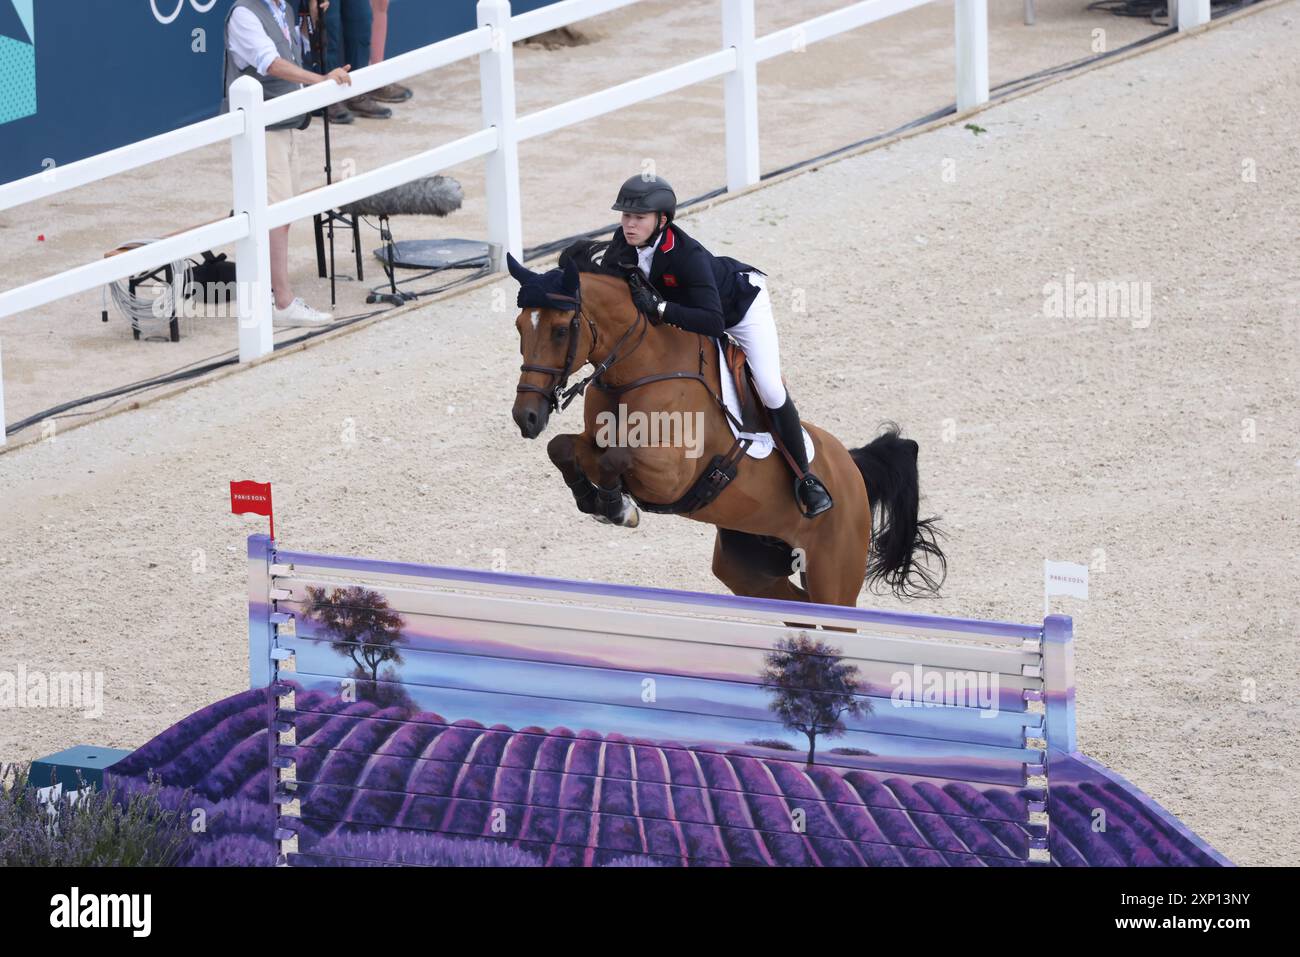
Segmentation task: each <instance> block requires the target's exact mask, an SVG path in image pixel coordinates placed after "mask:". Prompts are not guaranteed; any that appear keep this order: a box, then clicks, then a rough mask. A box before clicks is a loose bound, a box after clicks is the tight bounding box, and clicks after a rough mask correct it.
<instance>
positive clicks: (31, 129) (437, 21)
mask: <svg viewBox="0 0 1300 957" xmlns="http://www.w3.org/2000/svg"><path fill="white" fill-rule="evenodd" d="M232 2H233V0H39V2H37V0H0V182H9V181H10V180H14V179H19V178H21V177H23V176H30V175H32V174H33V173H40V172H42V171H43V170H45V169H47V168H50V167H51V166H55V165H59V166H61V165H64V164H67V163H71V162H73V161H75V160H79V159H84V158H85V157H87V156H93V155H95V154H96V153H102V152H104V151H106V150H110V149H114V148H116V147H118V146H123V145H125V144H127V143H133V142H135V141H137V140H142V139H145V138H147V137H150V136H156V135H157V134H159V133H165V132H167V131H168V130H173V129H176V128H177V127H179V126H184V125H186V124H188V123H195V122H197V121H199V120H203V119H207V118H208V117H210V116H215V115H216V113H217V110H218V109H220V106H221V97H222V92H223V91H222V89H221V72H222V62H223V56H224V53H223V50H224V43H225V39H224V25H225V18H226V13H227V12H228V11H229V9H230V6H231V3H232ZM552 2H554V0H515V2H514V3H513V4H512V9H513V11H514V12H515V13H524V12H527V11H529V10H535V9H537V8H538V7H542V6H546V5H547V4H548V3H552ZM474 8H475V3H474V0H390V5H389V13H388V48H387V50H386V55H387V56H396V55H397V54H399V53H406V52H407V51H409V50H414V49H416V48H417V47H421V46H425V45H427V44H429V43H433V42H435V41H437V40H443V39H446V38H447V37H450V36H455V35H456V34H458V33H464V32H465V31H466V30H472V29H473V28H474V24H475V22H476V18H475V13H474Z"/></svg>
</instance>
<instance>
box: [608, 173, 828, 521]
mask: <svg viewBox="0 0 1300 957" xmlns="http://www.w3.org/2000/svg"><path fill="white" fill-rule="evenodd" d="M612 208H613V209H615V210H618V211H619V212H621V213H622V214H623V219H622V223H621V225H620V228H619V229H618V230H616V231H615V233H614V237H613V241H612V242H611V244H610V250H609V252H610V253H611V254H612V255H613V256H614V257H615V258H614V259H613V260H612V261H615V262H617V261H619V259H618V251H619V249H620V248H621V247H625V246H626V247H631V248H632V249H634V250H635V252H636V258H637V264H638V265H639V266H640V268H641V272H642V274H644V276H645V277H646V279H647V280H648V286H647V285H644V284H638V285H637V286H635V287H634V288H633V293H632V298H633V301H634V302H635V303H636V306H637V308H638V309H640V310H641V311H642V312H643V313H645V314H646V315H647V316H649V317H652V318H654V317H658V319H657V321H659V322H667V323H669V324H671V325H674V326H677V327H678V328H681V329H685V330H687V331H688V332H698V333H703V334H704V335H707V336H712V337H714V338H717V339H721V338H722V337H723V336H724V335H730V336H731V338H733V339H735V340H736V341H737V342H738V343H739V344H740V347H741V348H742V349H744V350H745V355H746V356H747V357H748V360H749V368H750V370H751V371H752V372H753V375H754V385H755V386H756V388H757V390H758V395H759V398H760V399H762V401H763V405H764V406H766V407H767V411H768V415H769V417H770V418H771V420H772V426H773V428H774V429H775V430H776V432H777V433H778V434H779V436H780V438H781V441H782V443H783V444H784V445H785V447H786V450H787V451H788V452H789V453H790V457H791V458H793V459H794V461H795V464H796V465H797V466H798V470H799V472H798V475H797V476H796V478H795V483H794V494H795V499H796V501H797V502H798V503H799V506H800V508H801V510H802V511H803V514H804V516H805V517H806V518H812V517H813V516H814V515H820V514H821V513H822V512H824V511H826V510H827V509H829V508H830V507H831V506H832V505H833V504H834V503H833V502H832V501H831V496H830V493H829V492H828V491H826V486H825V485H823V484H822V482H821V480H820V479H819V478H817V476H815V475H813V474H812V473H811V472H809V471H808V454H807V451H806V450H805V449H804V443H803V430H802V427H801V426H800V423H799V413H798V412H797V411H796V410H795V407H794V400H793V399H791V398H790V395H789V393H788V392H786V388H785V384H784V383H783V382H782V381H781V357H780V349H779V346H778V343H777V335H776V322H775V320H774V319H773V317H772V300H771V298H770V297H769V296H768V293H767V282H766V277H765V274H764V273H763V272H761V271H760V270H758V269H755V268H754V267H753V266H748V265H746V264H745V263H742V262H737V261H736V260H735V259H732V258H730V257H729V256H714V255H712V254H711V253H710V252H709V251H708V250H707V249H705V248H704V247H703V246H701V245H700V244H699V243H698V242H697V241H696V240H694V239H692V238H691V237H689V236H687V235H686V233H685V232H683V231H682V228H681V227H680V226H677V225H674V224H673V216H674V215H675V214H676V212H677V194H676V193H674V192H673V188H672V187H671V186H669V185H668V181H667V180H665V179H663V178H661V177H659V176H647V175H637V176H633V177H632V178H631V179H629V180H628V181H627V182H625V183H624V184H623V186H622V188H621V189H619V191H618V198H617V199H616V200H615V201H614V205H613V207H612ZM606 258H607V260H608V259H609V256H608V255H607V257H606Z"/></svg>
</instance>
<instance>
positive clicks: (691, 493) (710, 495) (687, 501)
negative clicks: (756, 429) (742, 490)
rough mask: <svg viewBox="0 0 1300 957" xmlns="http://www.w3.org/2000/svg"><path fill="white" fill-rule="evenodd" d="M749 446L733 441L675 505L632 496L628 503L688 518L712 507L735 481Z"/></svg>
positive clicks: (646, 509)
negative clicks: (646, 500)
mask: <svg viewBox="0 0 1300 957" xmlns="http://www.w3.org/2000/svg"><path fill="white" fill-rule="evenodd" d="M751 443H752V440H751V439H736V441H735V442H734V443H732V446H731V449H730V450H729V451H728V452H727V454H726V455H715V456H714V457H713V458H712V459H711V460H710V461H709V464H708V465H707V466H706V467H705V469H704V471H703V472H701V473H700V477H699V478H697V479H696V480H695V483H694V484H693V485H691V487H690V488H689V489H687V490H686V494H685V495H683V496H682V497H681V498H679V499H678V500H677V501H675V502H670V503H668V504H667V505H664V504H660V503H658V502H645V501H642V500H641V499H639V498H637V497H636V496H635V495H633V496H632V501H634V502H636V504H637V505H638V506H639V507H640V508H642V509H643V510H644V511H647V512H655V513H657V514H660V515H690V514H692V513H693V512H698V511H699V510H700V509H702V508H704V506H706V505H709V504H712V502H713V501H714V499H716V498H717V497H718V496H719V495H721V494H722V491H723V489H725V488H726V487H727V486H728V485H730V484H731V482H732V480H733V479H735V477H736V472H737V470H738V469H739V467H740V460H741V459H742V458H744V457H745V453H746V452H748V451H749V446H750V445H751ZM628 494H631V493H630V492H629V493H628Z"/></svg>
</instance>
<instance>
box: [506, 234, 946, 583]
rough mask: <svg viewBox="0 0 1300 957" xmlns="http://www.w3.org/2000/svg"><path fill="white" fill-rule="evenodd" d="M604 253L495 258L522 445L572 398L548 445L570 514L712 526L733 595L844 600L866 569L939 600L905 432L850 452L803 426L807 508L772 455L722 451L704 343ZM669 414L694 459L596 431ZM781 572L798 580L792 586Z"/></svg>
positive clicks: (713, 365) (714, 373) (715, 364)
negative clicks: (817, 498) (513, 299)
mask: <svg viewBox="0 0 1300 957" xmlns="http://www.w3.org/2000/svg"><path fill="white" fill-rule="evenodd" d="M606 247H607V243H602V242H589V241H583V242H578V243H574V244H573V245H572V246H570V247H569V248H568V249H566V250H565V251H564V253H563V255H562V256H561V258H560V267H559V268H556V269H552V270H550V271H549V272H546V273H537V272H533V271H532V270H529V269H527V268H526V267H524V266H522V265H520V264H519V263H518V262H516V261H515V260H514V258H513V257H509V267H510V273H511V275H512V276H513V277H514V278H515V279H516V280H517V281H518V282H519V283H520V287H521V288H520V297H519V302H520V305H521V311H520V313H519V315H518V317H517V318H516V319H515V327H516V329H517V330H518V332H519V343H520V354H521V355H522V356H523V359H524V362H523V365H522V366H521V367H520V378H519V384H518V386H517V389H516V397H515V403H514V408H513V416H514V421H515V424H516V425H517V426H518V427H519V431H520V434H521V435H522V436H523V437H524V438H527V439H535V438H537V437H538V436H539V435H541V434H542V432H543V430H545V428H546V426H547V423H548V422H549V420H550V416H551V414H552V412H556V411H558V410H561V409H563V408H564V407H566V406H567V405H568V404H569V402H571V401H572V400H573V399H575V398H576V397H577V396H578V395H582V396H583V420H584V427H583V429H582V431H580V432H571V433H564V434H561V435H557V436H555V437H554V438H552V439H551V440H550V442H549V443H548V445H547V447H546V449H547V453H548V455H549V456H550V459H551V462H552V463H553V464H554V465H555V467H556V468H557V469H559V471H560V474H561V475H562V476H563V477H564V481H565V483H566V484H567V485H568V486H569V488H570V489H571V490H572V492H573V495H574V499H575V502H576V503H577V505H578V508H579V509H580V510H581V511H582V512H585V513H587V514H590V515H593V516H594V517H596V518H598V519H600V520H602V521H606V522H609V523H611V524H615V525H623V526H628V527H632V526H635V525H636V524H637V523H638V522H639V520H640V513H639V510H638V505H639V506H640V507H642V508H645V509H648V510H651V511H666V510H672V511H674V512H676V513H677V514H686V515H687V517H689V518H692V519H694V520H695V521H699V522H705V523H707V524H710V525H714V526H716V527H717V529H718V532H717V537H716V540H715V542H714V549H713V574H714V575H715V576H716V577H717V578H718V579H719V580H720V581H721V582H722V583H723V584H724V585H725V586H726V587H727V588H729V589H730V590H731V591H732V592H734V593H735V594H737V595H748V596H753V597H759V598H773V599H782V600H787V601H804V602H808V601H811V602H816V603H819V604H831V605H847V606H850V607H853V606H855V605H856V604H857V596H858V593H859V591H861V589H862V586H863V583H864V579H865V582H866V584H867V585H868V586H869V587H874V586H876V585H879V584H884V585H887V586H888V587H889V588H890V589H891V590H892V591H893V592H894V593H895V594H896V595H897V596H899V597H900V598H911V597H916V596H918V595H921V594H926V593H928V594H933V595H937V594H938V590H939V587H940V585H941V584H942V582H943V578H944V577H945V575H946V569H947V560H946V557H945V555H944V553H943V551H942V549H941V548H940V547H939V545H938V543H937V541H936V537H935V536H936V533H939V529H938V528H937V527H936V522H937V519H936V518H926V519H920V518H918V505H919V500H920V493H919V487H918V477H917V467H916V457H917V449H918V447H917V444H916V442H914V441H912V440H911V439H905V438H902V437H901V436H900V434H899V430H898V427H897V426H893V425H890V426H889V427H888V428H887V429H886V431H884V432H883V433H882V434H881V435H879V436H878V437H876V438H875V439H873V440H872V441H871V442H870V443H868V444H867V445H865V446H864V447H862V448H858V449H852V450H850V449H846V448H845V447H844V445H843V444H842V443H841V442H840V441H839V440H838V439H836V438H835V437H834V436H833V435H831V434H830V433H829V432H826V431H825V430H824V429H820V428H818V427H817V426H815V425H812V424H810V423H808V422H807V421H805V422H804V428H805V429H806V430H807V432H808V434H809V436H810V437H811V439H812V443H813V447H814V449H815V453H814V463H813V466H814V468H815V470H816V472H817V474H818V475H819V476H820V477H821V479H822V481H823V482H825V483H826V487H827V488H828V489H829V491H830V493H831V496H832V497H833V498H834V500H835V507H834V508H832V509H830V510H829V511H827V512H823V513H822V514H820V515H818V516H816V517H815V518H812V519H808V518H805V517H804V516H803V514H802V513H801V512H800V510H799V508H798V505H797V503H796V502H795V498H794V495H793V493H792V484H793V473H792V472H791V471H790V469H789V467H788V466H787V465H786V462H785V461H784V459H783V458H782V456H781V455H778V454H775V453H773V454H769V455H768V456H767V457H765V458H762V459H754V458H749V457H747V456H746V455H745V454H744V449H743V448H742V449H741V451H740V454H739V456H738V457H737V456H736V449H737V446H738V443H737V440H736V439H735V437H734V435H733V433H732V431H731V427H730V425H729V423H728V413H727V412H726V411H725V409H724V407H723V405H722V403H721V400H720V399H719V396H720V395H721V394H722V393H721V391H720V390H721V375H722V363H721V361H720V360H719V355H718V347H717V343H716V342H714V340H712V339H710V338H708V337H706V336H701V335H698V334H697V333H693V332H686V331H684V330H682V329H678V328H677V327H675V326H671V325H663V324H655V323H652V322H651V321H650V318H649V317H647V316H645V315H643V314H642V313H641V312H640V311H639V310H638V309H637V308H636V306H635V305H634V304H633V301H632V297H631V290H630V287H629V283H631V282H636V281H640V278H641V277H640V274H639V273H636V274H635V275H634V274H633V271H634V270H635V265H634V264H627V263H624V264H616V263H608V264H607V263H605V262H604V258H603V257H604V253H605V251H606ZM587 365H591V366H592V367H593V369H594V371H593V372H592V373H591V374H589V375H588V376H586V377H585V378H584V379H582V380H581V381H580V382H578V383H576V384H575V385H572V386H570V385H569V383H568V380H569V378H570V376H573V375H576V374H577V372H578V371H579V370H581V369H583V368H584V367H586V366H587ZM588 386H591V388H587V387H588ZM673 412H677V413H681V418H680V421H683V422H684V421H685V418H684V417H685V416H686V415H693V416H695V419H694V421H695V422H698V423H701V424H702V429H701V430H700V431H701V434H700V435H699V436H698V439H697V442H698V445H699V446H700V448H699V449H697V450H696V451H697V455H696V457H690V456H689V455H688V454H686V450H684V449H683V448H682V447H680V446H681V445H682V443H681V442H678V443H676V445H674V444H663V443H660V444H657V445H652V444H648V443H645V442H635V443H634V442H630V441H629V442H626V443H624V444H617V443H611V442H609V441H608V437H609V434H610V430H609V429H608V427H607V426H608V424H609V423H610V421H611V417H612V416H620V417H624V416H625V417H626V418H627V419H629V420H631V419H633V418H634V416H635V415H637V414H640V416H641V417H642V418H641V421H643V422H644V421H646V420H647V418H648V417H649V416H652V415H655V414H660V416H661V421H662V420H663V419H662V413H670V414H671V413H673ZM668 421H672V420H671V418H670V419H669V420H668ZM679 437H680V432H679ZM728 456H730V458H728ZM711 457H712V458H711ZM713 466H720V468H721V473H726V472H730V471H733V470H734V479H733V480H731V481H730V482H729V483H727V482H726V481H725V477H722V478H720V477H719V475H720V473H718V472H716V471H715V472H714V473H710V472H709V469H710V468H711V467H713ZM706 475H708V476H710V477H711V478H712V479H714V482H713V483H712V484H714V485H717V484H719V482H720V483H721V484H722V485H723V486H724V487H723V488H722V490H721V491H720V492H717V491H716V489H714V491H713V492H712V493H710V492H709V490H708V488H707V486H708V485H709V484H710V483H709V482H707V481H705V480H704V479H702V476H706ZM701 491H703V493H704V494H702V495H701V494H698V493H699V492H701ZM710 494H716V497H713V498H712V499H711V500H710V499H709V497H710ZM674 505H675V506H677V507H675V508H674V507H673V506H674ZM873 525H874V529H873ZM873 533H874V541H873ZM939 534H941V533H939ZM873 544H874V548H873V547H872V546H873ZM930 560H933V561H934V562H935V563H936V564H937V566H938V572H939V575H938V578H937V579H936V577H935V574H934V573H933V572H932V571H931V569H930V568H928V567H927V564H928V562H929V561H930ZM795 572H800V573H801V581H802V585H796V584H795V583H794V582H792V581H791V580H790V576H791V575H792V574H794V573H795Z"/></svg>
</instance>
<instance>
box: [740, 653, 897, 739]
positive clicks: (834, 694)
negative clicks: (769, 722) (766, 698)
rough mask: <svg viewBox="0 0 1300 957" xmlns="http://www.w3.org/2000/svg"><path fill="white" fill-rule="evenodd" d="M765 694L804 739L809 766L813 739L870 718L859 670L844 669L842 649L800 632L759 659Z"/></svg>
mask: <svg viewBox="0 0 1300 957" xmlns="http://www.w3.org/2000/svg"><path fill="white" fill-rule="evenodd" d="M763 665H764V667H763V673H762V676H761V677H762V679H763V684H762V687H763V690H764V691H767V692H769V693H771V694H772V695H774V697H773V699H772V700H771V701H770V702H769V703H768V708H770V709H771V710H772V711H774V712H775V713H776V715H777V716H778V717H779V718H780V719H781V723H782V724H783V725H785V726H786V727H787V728H789V729H790V730H791V731H798V732H800V733H801V734H803V735H805V736H806V737H807V738H808V764H809V765H812V764H813V762H814V761H815V759H816V755H817V738H818V736H819V735H820V736H824V737H828V738H832V737H835V736H837V735H841V734H843V733H844V731H845V727H844V718H845V717H851V716H852V717H860V716H862V715H867V714H870V713H871V710H872V708H871V702H869V701H867V700H866V699H865V698H862V697H859V695H860V694H861V693H862V687H861V685H860V683H859V681H858V668H857V665H850V664H847V663H845V661H844V659H843V658H842V657H841V656H840V649H838V648H835V647H832V646H831V645H829V644H827V643H826V642H824V641H822V640H820V639H814V638H811V637H809V636H808V633H807V632H802V631H801V632H799V633H798V634H797V635H794V636H792V637H789V638H782V639H781V640H780V641H778V642H777V643H776V645H775V646H774V647H773V649H772V650H771V651H769V652H768V653H767V655H766V656H765V657H764V658H763Z"/></svg>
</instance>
